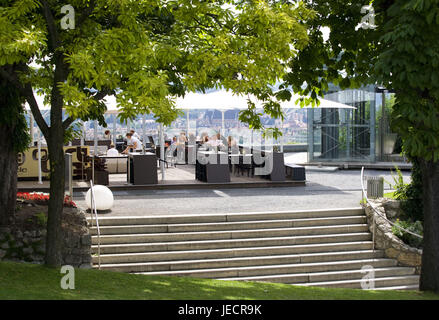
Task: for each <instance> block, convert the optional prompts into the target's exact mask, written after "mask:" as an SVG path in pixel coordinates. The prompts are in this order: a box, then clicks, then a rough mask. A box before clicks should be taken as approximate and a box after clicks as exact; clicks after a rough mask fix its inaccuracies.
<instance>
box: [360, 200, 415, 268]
mask: <svg viewBox="0 0 439 320" xmlns="http://www.w3.org/2000/svg"><path fill="white" fill-rule="evenodd" d="M370 201H371V202H372V204H373V205H374V207H375V208H376V209H377V211H378V212H380V214H381V215H382V216H384V217H387V218H388V219H390V220H392V221H393V220H394V219H396V217H398V216H399V214H400V212H401V211H400V210H401V209H400V206H399V202H398V201H397V200H392V199H376V200H370ZM364 207H365V212H366V216H367V223H368V224H369V230H370V232H373V224H372V222H373V217H374V216H375V248H376V249H380V250H384V252H385V255H386V257H388V258H392V259H396V260H397V261H398V264H399V265H401V266H408V267H414V268H416V273H417V274H419V273H420V271H421V262H422V250H420V249H417V248H413V247H411V246H409V245H407V244H405V243H404V242H403V241H402V240H401V239H399V238H398V237H397V236H395V235H394V234H393V232H392V225H391V224H390V223H389V222H388V221H387V220H386V219H384V218H382V217H381V216H380V215H378V214H377V213H376V212H375V211H374V210H373V209H372V208H371V207H370V205H369V204H366V205H364Z"/></svg>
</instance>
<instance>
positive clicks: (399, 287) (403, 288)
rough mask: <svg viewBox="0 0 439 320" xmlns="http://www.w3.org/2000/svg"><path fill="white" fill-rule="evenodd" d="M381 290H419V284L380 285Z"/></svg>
mask: <svg viewBox="0 0 439 320" xmlns="http://www.w3.org/2000/svg"><path fill="white" fill-rule="evenodd" d="M378 289H379V290H416V291H418V290H419V284H414V285H403V286H393V287H380V288H378Z"/></svg>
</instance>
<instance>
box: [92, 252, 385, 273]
mask: <svg viewBox="0 0 439 320" xmlns="http://www.w3.org/2000/svg"><path fill="white" fill-rule="evenodd" d="M383 256H384V252H383V251H381V250H376V251H373V250H358V251H343V252H328V253H308V254H291V255H273V256H256V257H237V258H225V259H215V258H213V259H203V260H181V261H159V262H148V263H117V264H101V269H104V270H112V271H118V272H151V271H177V270H193V269H212V268H228V267H229V268H230V267H249V266H264V265H282V264H294V263H316V262H320V263H322V262H334V261H343V260H364V259H379V258H382V257H383ZM95 268H97V266H96V265H95Z"/></svg>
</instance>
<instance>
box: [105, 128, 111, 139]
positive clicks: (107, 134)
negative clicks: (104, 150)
mask: <svg viewBox="0 0 439 320" xmlns="http://www.w3.org/2000/svg"><path fill="white" fill-rule="evenodd" d="M104 139H105V140H111V132H110V130H105V132H104Z"/></svg>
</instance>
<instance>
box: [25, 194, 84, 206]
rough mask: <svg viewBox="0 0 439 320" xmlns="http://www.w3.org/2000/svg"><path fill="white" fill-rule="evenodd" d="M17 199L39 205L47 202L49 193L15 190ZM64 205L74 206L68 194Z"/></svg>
mask: <svg viewBox="0 0 439 320" xmlns="http://www.w3.org/2000/svg"><path fill="white" fill-rule="evenodd" d="M17 199H21V200H26V201H31V202H34V203H36V204H40V205H47V204H49V194H48V193H43V192H17ZM64 207H69V208H76V204H75V203H74V202H73V201H72V200H71V198H70V197H69V196H65V198H64Z"/></svg>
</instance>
